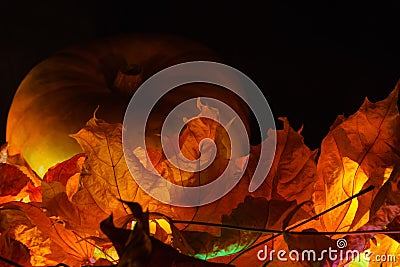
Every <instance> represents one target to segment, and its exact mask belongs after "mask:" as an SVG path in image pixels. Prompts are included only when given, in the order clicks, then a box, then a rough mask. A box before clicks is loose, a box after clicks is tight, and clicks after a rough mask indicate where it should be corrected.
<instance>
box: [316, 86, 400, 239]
mask: <svg viewBox="0 0 400 267" xmlns="http://www.w3.org/2000/svg"><path fill="white" fill-rule="evenodd" d="M399 86H400V85H397V86H396V88H395V90H394V91H393V92H392V93H391V94H390V95H389V96H388V97H387V98H386V99H385V100H383V101H380V102H377V103H371V102H369V101H368V100H367V99H366V100H365V102H364V104H363V105H362V106H361V108H360V109H359V110H358V111H357V112H356V113H355V114H354V115H352V116H350V117H349V118H345V117H343V116H339V117H338V118H337V120H336V122H335V123H334V125H333V126H332V127H331V129H330V131H329V133H328V135H327V136H326V137H325V139H324V140H323V142H322V148H321V156H320V158H319V160H318V175H319V181H318V183H317V184H316V193H315V196H314V198H315V203H316V210H317V212H321V211H323V210H325V209H327V208H329V207H331V206H333V205H335V204H337V203H339V202H341V201H343V200H344V199H346V198H348V197H350V196H352V195H354V194H356V193H357V192H359V191H360V190H361V189H365V188H367V187H368V186H370V185H374V186H375V190H374V192H373V193H369V194H364V195H363V196H361V197H359V198H357V199H354V200H353V201H351V203H348V204H345V205H343V206H341V207H339V208H337V209H335V210H334V211H333V212H330V213H328V214H326V215H324V216H323V217H322V224H323V227H324V229H325V230H328V231H338V230H341V231H347V230H349V229H357V228H359V227H360V226H361V225H364V224H365V223H366V222H367V221H368V211H369V209H370V207H371V203H372V200H373V199H374V196H375V195H376V194H377V193H378V190H379V188H380V187H381V186H382V185H383V183H384V182H385V181H386V180H387V179H388V177H389V173H390V171H391V170H392V168H393V166H394V165H395V164H396V156H395V153H394V152H393V151H392V150H391V149H390V146H393V147H396V148H398V147H399V146H400V139H399V135H398V132H399V130H400V129H399V126H400V123H399V113H398V110H397V95H398V91H399ZM388 144H389V145H390V146H389V145H388Z"/></svg>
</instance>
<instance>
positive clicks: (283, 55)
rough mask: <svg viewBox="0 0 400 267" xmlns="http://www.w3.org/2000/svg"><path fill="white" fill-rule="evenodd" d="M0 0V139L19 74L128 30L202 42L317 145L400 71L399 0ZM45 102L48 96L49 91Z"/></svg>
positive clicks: (385, 88)
mask: <svg viewBox="0 0 400 267" xmlns="http://www.w3.org/2000/svg"><path fill="white" fill-rule="evenodd" d="M253 2H254V3H250V1H246V2H245V1H242V2H239V1H237V2H234V1H214V2H211V1H210V2H203V1H186V2H171V3H168V2H166V1H163V2H161V1H160V2H152V1H142V2H138V1H105V3H102V2H100V1H99V2H94V1H82V3H80V2H74V1H52V2H50V1H49V2H47V1H4V0H3V1H1V2H0V5H1V6H0V40H1V42H0V122H1V124H0V142H1V143H3V142H4V141H5V125H6V118H7V111H8V109H9V106H10V104H11V101H12V97H13V94H14V92H15V90H16V88H17V86H18V84H19V83H20V82H21V80H22V79H23V77H24V76H25V75H26V73H27V72H28V71H29V70H30V69H31V68H32V67H33V66H34V65H35V64H37V63H38V62H40V61H41V60H42V59H44V58H46V57H48V56H50V55H51V54H52V53H53V52H54V51H56V50H58V49H61V48H63V47H66V46H69V45H72V44H77V43H80V42H84V41H87V40H92V39H95V38H99V37H104V36H109V35H114V34H119V33H128V32H169V33H175V34H178V35H183V36H186V37H189V38H192V39H194V40H198V41H200V42H203V43H205V44H206V45H208V46H209V47H211V48H213V49H215V50H216V51H217V52H218V53H220V54H221V55H222V56H223V57H224V58H225V59H226V62H227V63H228V64H230V65H231V66H233V67H235V68H237V69H239V70H241V71H242V72H244V73H246V74H247V75H248V76H249V77H250V78H251V79H252V80H253V81H254V82H255V83H256V84H257V85H258V86H259V87H260V88H261V89H262V90H263V92H264V94H265V96H266V97H267V99H268V101H269V103H270V106H271V108H272V110H273V112H274V115H275V116H276V117H278V116H286V117H288V118H289V120H290V122H291V124H292V125H293V127H295V128H297V129H298V128H299V127H300V126H301V125H302V124H304V131H303V135H304V136H305V141H306V144H308V145H309V146H310V147H312V148H316V147H319V144H320V142H321V140H322V138H323V137H324V136H325V135H326V133H327V132H328V130H329V126H330V125H331V124H332V123H333V121H334V119H335V117H336V116H337V115H339V114H344V115H350V114H352V113H354V112H355V111H356V110H357V109H358V107H359V106H360V105H361V103H362V102H363V100H364V97H365V96H368V98H369V99H370V100H372V101H377V100H381V99H383V98H384V97H386V95H387V94H388V93H389V92H390V91H391V90H392V89H393V88H394V86H395V84H396V82H397V80H398V79H399V78H400V61H399V59H400V46H399V33H400V22H399V21H400V17H399V14H400V12H399V11H400V4H399V3H400V2H399V1H385V2H384V3H379V4H376V3H378V2H377V1H376V3H375V4H367V3H360V4H357V3H355V2H352V3H351V4H350V3H346V2H344V3H340V2H337V1H335V2H334V1H318V2H317V1H315V2H314V1H313V2H310V1H297V2H294V1H293V2H288V1H264V3H263V4H262V3H261V2H262V1H259V3H256V1H253ZM49 101H50V100H49Z"/></svg>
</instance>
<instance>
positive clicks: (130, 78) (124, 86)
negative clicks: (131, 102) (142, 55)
mask: <svg viewBox="0 0 400 267" xmlns="http://www.w3.org/2000/svg"><path fill="white" fill-rule="evenodd" d="M141 83H142V70H141V68H140V67H139V65H136V64H130V65H128V66H126V67H125V68H123V69H121V70H119V71H118V73H117V77H116V78H115V80H114V88H115V89H116V91H118V92H120V93H122V94H124V95H129V96H131V95H133V93H134V92H135V91H136V89H137V88H139V86H140V84H141Z"/></svg>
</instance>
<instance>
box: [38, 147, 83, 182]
mask: <svg viewBox="0 0 400 267" xmlns="http://www.w3.org/2000/svg"><path fill="white" fill-rule="evenodd" d="M84 161H85V154H77V155H75V156H73V157H72V158H70V159H69V160H66V161H63V162H61V163H58V164H57V165H55V166H53V167H51V168H50V169H49V170H48V171H47V172H46V174H45V175H44V176H43V181H45V182H48V183H49V182H60V183H61V184H62V185H63V186H67V182H68V180H69V179H70V178H71V177H72V176H74V175H75V174H80V173H81V171H82V165H83V162H84Z"/></svg>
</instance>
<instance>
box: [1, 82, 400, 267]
mask: <svg viewBox="0 0 400 267" xmlns="http://www.w3.org/2000/svg"><path fill="white" fill-rule="evenodd" d="M398 91H399V86H397V87H396V88H395V90H394V91H393V92H392V93H391V94H390V95H389V96H388V97H387V98H386V99H385V100H383V101H380V102H377V103H371V102H369V101H368V100H367V99H366V100H365V102H364V103H363V105H362V106H361V108H360V109H359V110H358V111H357V112H356V113H355V114H353V115H352V116H350V117H348V118H346V117H344V116H338V118H337V119H336V121H335V122H334V123H333V125H332V126H331V128H330V131H329V133H328V134H327V136H326V137H325V138H324V140H323V142H322V145H321V149H320V151H317V150H314V151H312V150H310V149H309V148H308V147H307V146H306V145H305V144H304V141H303V137H302V136H301V130H300V131H295V130H294V129H292V128H291V127H290V125H289V122H288V121H287V119H285V118H281V120H282V121H283V129H281V130H276V135H271V134H269V136H270V137H268V138H267V139H266V140H264V141H263V145H264V146H263V149H268V147H269V145H270V144H271V143H273V142H272V141H276V144H277V147H276V154H275V157H274V158H271V159H270V160H271V161H272V168H271V171H270V172H269V174H268V176H267V177H266V179H265V181H264V183H263V184H262V186H261V187H260V188H258V189H257V190H256V191H255V192H253V193H249V192H248V186H249V183H250V180H251V178H252V173H253V172H254V169H255V167H256V165H257V163H258V155H259V153H260V149H261V146H260V145H259V146H255V147H252V148H251V152H250V154H249V155H248V156H246V157H242V158H236V159H230V158H229V155H230V149H229V140H226V138H227V134H226V132H225V131H224V130H223V127H222V126H221V125H220V124H219V123H218V122H216V121H214V120H210V119H204V118H201V112H214V111H213V110H211V109H208V107H206V106H201V109H202V111H201V112H200V115H199V117H198V118H195V119H192V120H190V121H189V122H188V123H187V125H186V127H185V128H184V130H183V131H182V133H181V134H180V136H179V140H180V149H181V151H182V153H183V154H184V155H185V156H186V157H188V158H190V159H197V158H198V157H199V155H200V154H199V153H200V152H199V149H198V147H199V143H200V141H201V140H202V139H204V138H211V139H212V140H214V141H215V143H216V144H217V148H218V152H217V157H216V159H215V161H214V162H213V164H211V165H210V166H209V167H208V168H207V169H205V170H203V171H201V172H197V173H189V172H184V171H181V170H179V169H177V168H176V167H175V166H174V165H172V164H171V163H170V162H169V161H168V160H167V159H166V157H165V156H164V155H163V153H162V151H157V150H148V151H147V152H148V153H149V155H150V160H148V158H147V157H146V156H145V153H144V150H143V148H140V147H139V148H137V149H135V151H134V153H133V160H132V159H130V160H131V161H130V164H134V166H135V168H134V171H133V172H132V173H131V172H129V170H128V167H127V165H126V161H125V158H124V154H123V150H122V141H121V138H122V125H121V124H109V123H107V122H105V121H103V120H101V119H98V118H96V117H94V118H92V119H91V120H89V121H88V123H87V124H86V126H85V127H84V128H83V129H82V130H80V131H79V132H78V133H76V134H74V135H72V138H75V139H76V141H77V142H78V143H79V144H80V145H81V147H82V150H83V153H82V154H78V155H76V156H74V157H72V158H71V159H69V160H67V161H65V162H62V163H59V164H57V165H56V166H54V167H52V168H50V169H49V170H48V171H47V173H46V174H45V175H44V177H43V178H40V177H38V176H37V175H36V173H35V172H34V171H32V169H31V168H30V167H29V165H28V164H27V163H26V162H25V160H24V159H23V155H8V154H7V146H6V145H5V146H3V147H2V149H1V152H0V232H1V236H0V256H1V259H2V262H3V263H2V264H1V266H51V265H57V264H60V263H63V264H64V265H63V266H65V265H67V266H87V265H90V266H113V265H117V264H118V266H199V267H200V266H233V265H235V266H266V265H268V266H308V265H309V266H340V265H343V264H346V263H349V262H350V261H352V260H355V259H347V261H346V262H344V261H343V260H332V259H331V258H328V257H327V255H325V256H324V257H322V258H321V259H319V260H317V261H313V260H301V261H297V260H294V261H293V260H291V259H290V258H288V260H287V261H285V262H283V261H278V260H277V259H276V257H273V258H272V257H271V258H270V257H265V259H264V260H263V261H260V259H258V256H260V250H264V249H265V248H267V249H268V251H271V250H272V249H274V250H275V251H278V250H280V249H282V250H285V251H286V252H289V250H296V251H300V252H301V251H303V250H305V249H308V250H310V249H314V250H315V251H322V250H324V249H328V248H329V247H332V248H337V244H336V241H337V240H338V239H339V238H341V239H342V240H346V242H347V246H346V247H345V248H344V250H358V251H360V252H363V251H365V250H366V249H369V250H370V251H372V252H373V255H378V254H381V255H383V254H391V255H399V253H400V246H399V243H398V241H399V240H400V235H399V234H396V232H397V231H398V230H399V224H400V216H399V215H400V205H399V204H400V167H399V166H400V165H399V162H400V156H399V155H400V153H399V152H398V151H399V150H400V138H399V137H400V135H399V133H400V131H399V127H400V120H399V112H398V109H397V99H398ZM271 131H272V130H271ZM177 134H178V133H177ZM271 136H276V140H272V139H271V138H272V137H271ZM44 157H45V155H44ZM229 160H231V161H233V162H234V163H235V164H234V166H235V168H233V169H232V170H230V171H231V175H235V172H236V171H238V170H241V169H242V168H246V169H245V174H244V176H243V177H242V178H241V180H240V182H239V183H238V185H237V186H236V187H235V188H234V189H233V190H232V191H230V192H229V193H228V194H227V195H225V196H224V197H223V198H221V199H219V200H218V201H215V202H213V203H210V204H208V205H204V206H200V207H193V208H183V207H174V206H170V205H167V204H165V203H161V202H159V201H157V200H155V199H153V198H151V197H150V196H149V195H148V194H146V193H145V192H144V191H142V190H141V188H140V187H139V186H138V185H137V184H136V182H135V180H134V179H133V176H141V177H147V178H149V179H151V177H152V176H153V175H155V174H154V172H153V171H154V170H153V169H152V168H150V167H149V166H150V164H151V165H152V166H154V167H155V169H156V170H157V171H158V173H160V174H161V175H162V176H163V177H164V178H165V179H167V180H169V181H171V182H173V183H176V184H180V185H185V186H196V185H200V184H206V183H208V182H211V181H212V180H214V179H216V178H217V177H218V176H219V175H220V174H221V173H222V172H223V170H224V168H225V167H226V166H227V162H228V161H229ZM246 163H247V165H246ZM261 164H268V162H261ZM132 175H133V176H132ZM154 190H160V191H166V192H165V194H168V193H169V192H168V191H167V190H166V189H165V188H154ZM359 192H361V193H360V194H358V193H359ZM143 211H146V212H143ZM354 231H358V232H356V233H357V234H354ZM399 259H400V258H399ZM353 263H354V262H353ZM353 263H351V264H353ZM374 264H378V263H373V262H372V261H371V262H370V266H374ZM380 264H383V265H380ZM384 264H387V265H384ZM390 264H392V263H379V264H378V265H376V266H390Z"/></svg>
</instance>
